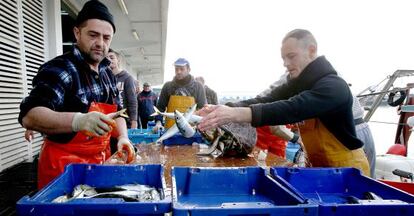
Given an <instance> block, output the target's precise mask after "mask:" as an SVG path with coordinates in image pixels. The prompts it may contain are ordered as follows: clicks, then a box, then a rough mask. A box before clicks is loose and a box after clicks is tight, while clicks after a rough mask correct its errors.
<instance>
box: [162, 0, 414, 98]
mask: <svg viewBox="0 0 414 216" xmlns="http://www.w3.org/2000/svg"><path fill="white" fill-rule="evenodd" d="M411 2H414V1H409V0H407V1H399V0H394V1H391V0H390V1H382V0H376V1H374V0H359V1H357V0H346V1H345V0H343V1H335V0H285V1H277V0H170V1H169V18H168V32H167V50H166V60H165V80H166V81H169V80H171V79H172V78H173V76H174V67H173V62H174V61H175V59H177V58H178V57H184V58H187V59H188V60H189V61H190V64H191V68H192V71H191V74H193V75H196V76H197V75H202V76H204V78H205V80H206V84H207V85H208V86H210V87H211V88H213V89H214V90H216V91H217V92H218V93H219V94H221V95H224V94H231V93H235V92H236V93H237V94H240V95H243V94H257V93H259V92H261V91H262V90H264V89H265V88H267V87H268V86H269V85H270V84H271V83H272V82H273V81H275V80H277V79H278V77H279V76H280V75H281V74H282V73H284V71H285V68H284V67H283V63H282V60H281V57H280V47H281V40H282V38H283V37H284V35H285V34H286V33H287V32H289V31H290V30H292V29H295V28H304V29H308V30H310V31H311V32H312V33H313V34H314V35H315V37H316V39H317V41H318V46H319V48H318V49H319V51H318V53H319V55H325V56H326V57H327V59H328V60H329V61H330V62H331V63H332V64H333V66H334V67H335V68H336V70H337V71H338V72H339V73H340V74H341V75H342V76H343V77H344V78H345V79H346V81H347V82H349V83H352V84H353V87H352V90H353V91H354V93H358V92H359V91H361V90H362V89H364V88H366V87H368V86H369V85H373V84H376V83H378V82H379V81H381V80H383V79H384V78H385V77H386V76H387V75H390V74H392V73H393V72H394V71H395V70H397V69H414V18H413V15H412V12H413V8H414V3H411Z"/></svg>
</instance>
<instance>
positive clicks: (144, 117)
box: [138, 82, 158, 128]
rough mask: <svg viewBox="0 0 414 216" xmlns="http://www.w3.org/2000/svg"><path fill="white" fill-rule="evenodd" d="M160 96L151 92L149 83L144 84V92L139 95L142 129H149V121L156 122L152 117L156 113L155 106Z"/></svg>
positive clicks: (139, 113)
mask: <svg viewBox="0 0 414 216" xmlns="http://www.w3.org/2000/svg"><path fill="white" fill-rule="evenodd" d="M157 99H158V96H157V94H155V93H154V92H153V91H152V90H151V85H150V84H149V83H147V82H146V83H144V85H143V90H142V92H141V93H139V94H138V115H139V119H140V121H141V124H142V128H147V124H148V121H152V120H154V117H152V116H150V115H151V114H152V113H154V112H155V110H154V106H155V105H157Z"/></svg>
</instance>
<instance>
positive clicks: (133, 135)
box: [128, 128, 160, 144]
mask: <svg viewBox="0 0 414 216" xmlns="http://www.w3.org/2000/svg"><path fill="white" fill-rule="evenodd" d="M128 138H129V140H131V142H132V143H134V144H149V143H152V142H155V141H157V139H158V138H160V133H159V132H158V133H153V132H152V128H147V129H128Z"/></svg>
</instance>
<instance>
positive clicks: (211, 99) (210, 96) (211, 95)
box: [195, 76, 218, 105]
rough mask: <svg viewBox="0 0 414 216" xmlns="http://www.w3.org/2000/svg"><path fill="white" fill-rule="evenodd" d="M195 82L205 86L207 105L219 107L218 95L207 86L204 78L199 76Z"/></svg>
mask: <svg viewBox="0 0 414 216" xmlns="http://www.w3.org/2000/svg"><path fill="white" fill-rule="evenodd" d="M195 80H196V81H197V82H199V83H201V84H202V85H203V86H204V90H205V91H206V99H207V103H208V104H214V105H217V104H218V100H217V93H216V92H215V91H214V90H213V89H211V88H210V87H208V86H207V85H206V84H205V82H204V78H203V77H202V76H198V77H196V78H195Z"/></svg>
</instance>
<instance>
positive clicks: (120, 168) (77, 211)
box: [16, 164, 171, 216]
mask: <svg viewBox="0 0 414 216" xmlns="http://www.w3.org/2000/svg"><path fill="white" fill-rule="evenodd" d="M163 176H164V169H163V167H162V166H161V165H159V164H148V165H95V164H71V165H68V166H67V167H66V169H65V171H64V173H63V174H61V175H60V176H58V177H57V178H56V179H55V180H53V181H52V182H51V183H49V184H48V185H47V186H46V187H44V188H43V189H42V190H40V191H39V192H38V193H36V194H35V195H33V196H32V197H29V196H24V197H22V198H21V199H20V200H19V201H18V202H17V204H16V207H17V213H18V215H42V216H46V215H108V216H109V215H125V216H127V215H164V213H167V212H170V211H171V196H170V195H169V194H168V193H166V184H165V179H164V178H163ZM80 184H87V185H89V186H92V187H95V188H111V187H114V186H119V185H124V184H142V185H148V186H150V187H154V188H157V190H158V191H159V192H160V195H161V200H159V201H142V202H126V201H124V199H121V198H79V199H73V200H71V201H68V202H63V203H54V202H52V200H54V199H55V198H57V197H59V196H62V195H65V194H70V193H72V191H73V189H74V187H75V186H77V185H80Z"/></svg>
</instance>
